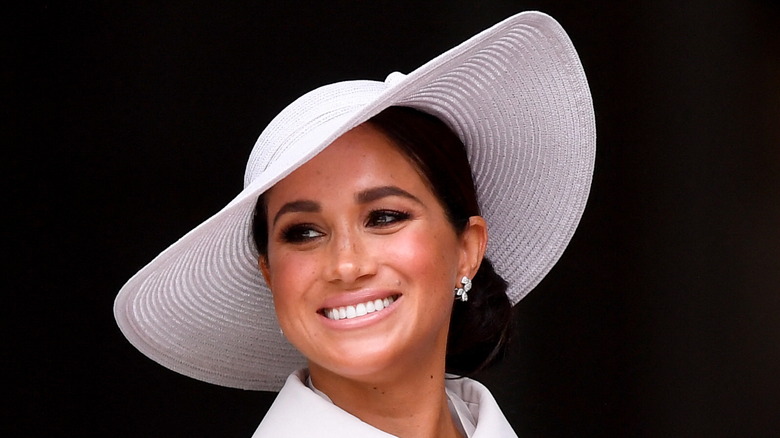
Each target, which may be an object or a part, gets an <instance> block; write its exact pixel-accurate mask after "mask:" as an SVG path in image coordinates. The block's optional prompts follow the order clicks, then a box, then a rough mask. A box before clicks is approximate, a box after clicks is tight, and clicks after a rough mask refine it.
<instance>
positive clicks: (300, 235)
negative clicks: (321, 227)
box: [282, 224, 324, 243]
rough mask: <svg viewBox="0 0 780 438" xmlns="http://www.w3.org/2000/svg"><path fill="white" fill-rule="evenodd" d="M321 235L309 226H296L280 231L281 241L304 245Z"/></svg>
mask: <svg viewBox="0 0 780 438" xmlns="http://www.w3.org/2000/svg"><path fill="white" fill-rule="evenodd" d="M323 235H324V234H323V233H321V232H319V231H317V230H316V229H315V228H314V226H313V225H311V224H296V225H291V226H289V227H287V228H285V229H284V230H283V231H282V240H283V241H284V242H287V243H305V242H308V241H311V240H313V239H316V238H318V237H322V236H323Z"/></svg>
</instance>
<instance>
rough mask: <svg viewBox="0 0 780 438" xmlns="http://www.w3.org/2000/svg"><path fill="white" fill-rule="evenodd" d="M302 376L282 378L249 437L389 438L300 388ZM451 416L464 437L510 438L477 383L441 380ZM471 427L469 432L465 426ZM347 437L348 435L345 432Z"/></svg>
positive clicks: (501, 416)
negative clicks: (266, 410) (282, 383)
mask: <svg viewBox="0 0 780 438" xmlns="http://www.w3.org/2000/svg"><path fill="white" fill-rule="evenodd" d="M307 378H308V372H307V371H306V370H305V369H302V370H298V371H296V372H294V373H293V374H291V375H290V376H289V377H288V378H287V382H286V383H285V385H284V387H283V388H282V390H281V391H280V392H279V395H277V397H276V400H275V401H274V403H273V405H272V406H271V408H270V409H269V410H268V413H267V414H266V416H265V418H264V419H263V421H262V422H261V423H260V426H259V427H258V428H257V431H255V434H254V435H253V437H254V438H260V437H264V438H268V437H274V438H276V437H303V436H306V437H318V438H344V437H345V436H360V437H366V438H390V437H392V435H390V434H388V433H385V432H382V431H381V430H379V429H377V428H375V427H373V426H371V425H369V424H367V423H364V422H363V421H361V420H360V419H359V418H357V417H355V416H353V415H351V414H349V413H348V412H346V411H344V410H342V409H341V408H339V407H338V406H336V405H334V404H333V403H332V402H330V399H329V398H327V396H326V395H325V394H323V393H321V392H320V391H317V392H315V391H316V389H310V388H309V387H308V386H306V380H307ZM445 386H446V392H447V398H448V400H449V401H450V403H451V405H450V409H451V412H452V410H453V409H454V411H455V413H454V415H456V416H457V418H458V419H459V420H460V422H461V425H462V426H463V427H464V430H463V432H464V433H466V435H467V436H468V437H469V438H504V437H506V438H516V437H517V435H516V434H515V433H514V431H513V430H512V428H511V426H510V425H509V423H508V422H507V420H506V418H504V414H503V413H502V412H501V409H500V408H499V407H498V405H497V404H496V401H495V399H494V398H493V396H492V395H491V394H490V391H488V389H487V388H485V387H484V386H483V385H482V384H480V383H479V382H476V381H474V380H471V379H468V378H458V379H447V381H446V383H445ZM470 426H471V427H473V430H472V429H471V427H470ZM347 432H348V433H347Z"/></svg>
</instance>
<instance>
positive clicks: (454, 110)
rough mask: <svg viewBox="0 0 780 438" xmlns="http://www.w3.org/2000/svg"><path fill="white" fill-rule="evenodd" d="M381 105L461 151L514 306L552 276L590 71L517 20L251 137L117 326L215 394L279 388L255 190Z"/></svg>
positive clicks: (572, 203) (280, 361)
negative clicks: (219, 198) (213, 198)
mask: <svg viewBox="0 0 780 438" xmlns="http://www.w3.org/2000/svg"><path fill="white" fill-rule="evenodd" d="M390 106H407V107H413V108H416V109H418V110H421V111H424V112H426V113H430V114H432V115H434V116H436V117H438V118H439V119H441V120H442V121H444V122H445V123H446V124H447V125H448V126H449V127H450V128H451V129H452V130H453V131H454V132H455V133H456V134H457V135H458V136H459V137H460V139H461V140H462V141H463V143H464V144H465V145H466V149H467V153H468V157H469V161H470V163H471V169H472V173H473V175H474V182H475V185H476V188H477V195H478V199H479V203H480V208H481V209H482V215H483V216H484V218H485V220H486V221H487V223H488V227H489V233H490V240H489V243H488V249H487V257H488V258H489V259H490V260H491V261H492V262H493V264H494V266H495V269H496V271H497V272H498V273H499V274H500V275H501V276H503V277H504V279H506V280H507V282H508V283H509V289H508V291H507V294H508V295H509V299H510V301H511V302H512V304H515V303H517V302H518V301H519V300H520V299H521V298H523V297H524V296H525V295H526V294H527V293H528V292H529V291H530V290H531V289H533V288H534V287H535V286H536V285H537V284H538V283H539V281H541V279H542V278H543V277H544V276H545V275H546V274H547V273H548V272H549V271H550V269H551V268H552V266H553V264H555V262H556V261H557V260H558V258H559V257H560V256H561V254H562V253H563V251H564V249H565V247H566V245H567V244H568V242H569V240H570V239H571V237H572V234H573V233H574V230H575V228H576V226H577V223H578V222H579V220H580V217H581V215H582V212H583V210H584V209H585V203H586V200H587V197H588V191H589V189H590V183H591V179H592V174H593V163H594V158H595V143H596V136H595V122H594V114H593V104H592V101H591V96H590V91H589V89H588V84H587V80H586V78H585V73H584V72H583V69H582V65H581V64H580V61H579V58H578V56H577V53H576V51H575V50H574V47H573V45H572V43H571V41H570V40H569V38H568V36H567V35H566V33H565V32H564V30H563V29H562V28H561V27H560V25H559V24H558V23H557V22H556V21H555V20H553V19H552V18H551V17H549V16H547V15H545V14H542V13H539V12H524V13H520V14H518V15H515V16H513V17H511V18H509V19H507V20H505V21H503V22H501V23H498V24H497V25H495V26H493V27H491V28H490V29H487V30H485V31H483V32H481V33H480V34H478V35H476V36H474V37H472V38H471V39H469V40H468V41H466V42H464V43H462V44H460V45H459V46H457V47H455V48H453V49H451V50H449V51H447V52H445V53H443V54H442V55H440V56H438V57H436V58H435V59H433V60H431V61H430V62H428V63H426V64H425V65H423V66H422V67H420V68H418V69H416V70H415V71H413V72H411V73H409V74H408V75H403V74H400V73H392V74H390V75H389V76H388V77H387V79H386V80H385V81H384V82H378V81H367V80H366V81H347V82H340V83H336V84H331V85H326V86H324V87H321V88H318V89H316V90H314V91H311V92H309V93H307V94H306V95H304V96H302V97H300V98H299V99H297V100H296V101H294V102H293V103H292V104H290V105H289V106H288V107H287V108H285V109H284V110H283V111H282V112H281V113H280V114H279V115H278V116H276V117H275V118H274V119H273V121H272V122H271V123H270V124H269V125H268V127H267V128H266V129H265V130H264V131H263V133H262V134H261V135H260V138H259V139H258V140H257V143H256V144H255V146H254V149H253V150H252V153H251V156H250V157H249V162H248V164H247V169H246V177H245V181H244V190H243V191H241V193H239V194H238V195H237V196H236V197H235V198H234V199H233V200H232V201H231V202H230V203H229V204H228V205H227V206H226V207H225V208H223V209H222V210H221V211H220V212H218V213H217V214H215V215H214V216H212V217H211V218H209V219H208V220H206V221H205V222H203V223H202V224H200V225H199V226H198V227H197V228H195V229H194V230H192V231H190V232H189V233H187V234H186V235H185V236H184V237H182V238H181V239H180V240H178V241H177V242H176V243H174V244H173V245H171V246H170V247H169V248H168V249H166V250H165V251H163V252H162V253H161V254H160V255H159V256H157V257H156V258H155V259H154V260H152V262H151V263H149V264H148V265H147V266H146V267H144V268H143V269H141V270H140V271H139V272H138V273H137V274H136V275H135V276H133V277H132V278H131V279H130V280H129V281H128V282H127V284H125V285H124V287H123V288H122V289H121V291H120V292H119V295H118V296H117V298H116V302H115V307H114V313H115V316H116V320H117V323H118V324H119V327H120V329H121V330H122V332H123V333H124V335H125V336H126V337H127V339H128V340H130V342H131V343H132V344H133V345H134V346H135V347H136V348H138V349H139V350H140V351H141V352H142V353H144V354H145V355H147V356H149V357H150V358H152V359H153V360H155V361H157V362H159V363H160V364H162V365H164V366H166V367H168V368H170V369H172V370H174V371H177V372H179V373H182V374H185V375H188V376H191V377H194V378H196V379H199V380H203V381H206V382H211V383H214V384H218V385H223V386H229V387H236V388H244V389H255V390H271V391H276V390H279V388H281V386H282V385H283V383H284V381H285V378H286V377H287V375H288V374H289V373H290V372H292V371H294V370H295V369H297V368H300V367H302V366H305V364H306V361H305V359H304V357H303V356H301V354H300V353H298V352H297V350H296V349H295V348H294V347H293V346H292V345H290V344H289V343H288V342H287V340H286V339H285V338H284V337H283V335H282V334H281V331H280V330H279V326H278V323H277V320H276V314H275V312H274V305H273V298H272V296H271V292H270V290H269V289H268V287H267V286H266V284H265V282H264V281H263V278H262V276H261V275H260V272H259V269H258V263H257V260H258V252H257V249H256V248H255V245H254V243H253V239H252V236H251V223H252V214H253V210H254V207H255V203H256V200H257V197H258V195H260V194H261V193H263V192H264V191H265V190H267V189H268V188H270V187H271V186H273V185H274V184H275V183H276V182H278V181H279V180H281V179H282V178H284V177H285V176H286V175H288V174H290V172H292V171H293V170H295V169H296V168H297V167H299V166H300V165H301V164H303V163H305V162H306V161H307V160H309V159H311V158H312V157H313V156H315V155H316V154H317V153H319V152H320V151H322V150H323V149H324V148H325V147H327V146H328V145H329V144H330V143H331V142H333V141H334V140H335V139H337V138H338V137H339V136H341V135H342V134H344V133H345V132H347V131H348V130H350V129H351V128H354V127H355V126H357V125H359V124H361V123H363V122H365V121H366V120H368V119H369V118H371V117H372V116H374V115H376V114H378V113H379V112H380V111H382V110H383V109H385V108H388V107H390Z"/></svg>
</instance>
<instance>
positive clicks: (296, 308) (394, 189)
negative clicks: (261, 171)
mask: <svg viewBox="0 0 780 438" xmlns="http://www.w3.org/2000/svg"><path fill="white" fill-rule="evenodd" d="M265 202H266V206H267V214H268V233H269V236H268V254H267V258H266V259H262V258H261V261H260V265H261V269H262V271H263V275H264V276H265V278H266V281H267V282H268V284H269V286H270V288H271V290H272V292H273V296H274V303H275V306H276V313H277V316H278V319H279V323H280V325H281V327H282V329H283V330H284V333H285V336H286V337H287V338H288V339H289V340H290V342H292V344H293V345H295V346H296V348H298V349H299V350H300V351H301V352H302V353H303V354H304V355H305V356H306V357H307V358H308V359H309V362H310V366H311V367H312V372H314V370H315V368H317V369H321V370H326V371H327V372H330V373H334V374H337V375H339V376H343V377H348V378H355V379H360V378H361V377H366V378H368V377H372V378H377V377H380V376H381V375H382V373H385V374H386V375H387V376H388V377H389V378H392V377H391V376H392V374H393V372H395V371H400V370H403V369H404V368H405V367H406V366H418V367H420V366H424V365H425V364H432V362H437V361H438V362H440V364H441V365H443V362H444V355H445V351H446V339H447V330H448V324H449V319H450V312H451V309H452V303H453V288H454V287H455V286H456V285H458V284H459V283H458V282H459V279H460V278H461V277H462V276H463V275H468V276H469V277H472V276H473V274H474V273H475V272H476V269H477V267H478V265H479V261H480V260H481V256H482V252H483V251H484V236H485V230H484V226H483V224H484V223H483V222H480V223H478V224H477V225H474V222H475V221H474V220H472V223H471V224H470V225H469V227H468V228H467V230H466V231H465V232H463V233H462V234H461V235H460V236H459V235H457V234H456V232H455V230H454V228H453V226H452V225H451V224H450V222H449V221H448V220H447V217H446V214H445V212H444V209H443V208H442V205H441V203H440V202H439V200H438V199H437V198H436V196H435V195H434V194H433V192H432V191H431V190H430V189H429V187H428V185H427V184H426V183H425V182H424V181H423V179H422V178H421V176H420V175H419V174H418V172H417V170H416V169H415V167H414V166H413V165H412V164H411V163H410V162H409V161H408V159H407V158H406V157H405V156H404V155H402V153H401V152H399V151H398V149H396V147H395V146H393V145H392V144H391V143H390V141H389V140H388V139H387V138H386V137H385V136H383V135H382V134H380V133H379V132H378V131H376V130H375V129H374V128H372V127H371V126H370V125H361V126H358V127H357V128H355V129H353V130H351V131H349V132H348V133H346V134H344V135H343V136H342V137H340V138H339V139H338V140H336V141H335V142H334V143H333V144H331V145H330V146H329V147H328V148H326V149H325V150H324V151H323V152H322V153H320V154H319V155H317V156H316V157H314V158H313V159H312V160H310V161H309V162H307V163H306V164H304V165H303V166H302V167H300V168H299V169H297V170H296V171H294V172H293V173H292V174H290V175H289V176H287V177H286V178H284V179H283V180H282V181H280V182H279V183H277V184H276V185H275V186H274V187H273V188H272V189H271V190H270V191H269V192H267V193H266V196H265ZM476 219H477V220H478V221H481V219H480V218H476ZM475 236H476V237H475ZM480 239H481V240H480Z"/></svg>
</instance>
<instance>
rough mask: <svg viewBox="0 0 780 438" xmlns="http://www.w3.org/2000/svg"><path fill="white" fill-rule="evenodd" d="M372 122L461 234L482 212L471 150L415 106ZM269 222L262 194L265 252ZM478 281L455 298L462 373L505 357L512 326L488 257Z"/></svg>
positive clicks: (451, 361)
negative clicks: (410, 165)
mask: <svg viewBox="0 0 780 438" xmlns="http://www.w3.org/2000/svg"><path fill="white" fill-rule="evenodd" d="M367 123H368V124H370V125H371V126H372V127H374V128H376V129H377V130H378V131H379V132H381V133H382V134H384V135H385V136H387V137H388V138H389V139H390V140H391V141H392V142H393V143H394V144H395V146H396V147H398V148H399V150H400V151H401V152H403V154H404V155H406V156H407V157H408V158H409V159H410V160H411V161H412V163H413V164H414V165H415V166H416V167H417V170H418V172H419V173H420V175H421V176H422V177H423V179H424V180H425V181H426V182H427V183H428V185H429V187H430V188H431V190H432V191H433V193H434V194H435V195H436V197H437V198H438V199H439V200H440V201H441V203H442V206H443V207H444V210H445V212H446V214H447V217H448V219H449V221H450V223H451V224H452V226H453V228H454V229H455V232H456V233H458V234H460V233H462V232H463V231H464V230H465V229H466V225H467V224H468V221H469V218H470V217H472V216H479V215H480V212H479V204H478V202H477V195H476V190H475V189H474V181H473V178H472V176H471V166H470V165H469V161H468V157H467V155H466V149H465V147H464V146H463V143H462V142H461V141H460V139H459V138H458V137H457V136H456V135H455V133H453V132H452V130H450V129H449V128H448V127H447V125H445V124H444V123H443V122H442V121H441V120H439V119H438V118H436V117H434V116H432V115H430V114H427V113H424V112H421V111H418V110H415V109H413V108H408V107H390V108H387V109H385V110H384V111H382V112H381V113H379V114H378V115H376V116H374V117H373V118H371V119H370V120H369V121H368V122H367ZM267 221H268V218H267V213H266V206H265V202H264V199H263V195H260V197H259V198H258V202H257V206H256V207H255V217H254V222H253V225H252V231H253V234H254V239H255V243H256V244H257V249H258V251H259V252H260V254H263V255H266V254H267V252H268V223H267ZM472 282H473V288H472V289H471V291H470V292H469V300H468V301H467V302H465V303H462V302H460V301H457V302H455V305H454V307H453V310H452V318H451V320H450V327H449V335H448V338H447V357H446V369H447V372H449V373H453V374H458V375H462V376H468V375H472V374H474V373H476V372H478V371H480V370H482V369H484V368H486V367H487V366H489V365H490V364H492V363H494V362H495V361H497V360H498V359H500V358H501V357H502V356H503V354H504V350H505V348H506V345H507V342H508V340H509V334H510V332H511V325H512V305H511V303H510V302H509V298H508V297H507V295H506V289H507V283H506V281H504V279H503V278H501V276H500V275H498V274H497V273H496V272H495V270H494V269H493V265H492V264H491V263H490V260H488V259H487V258H485V259H483V260H482V264H481V265H480V268H479V270H478V271H477V274H476V275H475V276H474V279H473V280H472Z"/></svg>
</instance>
